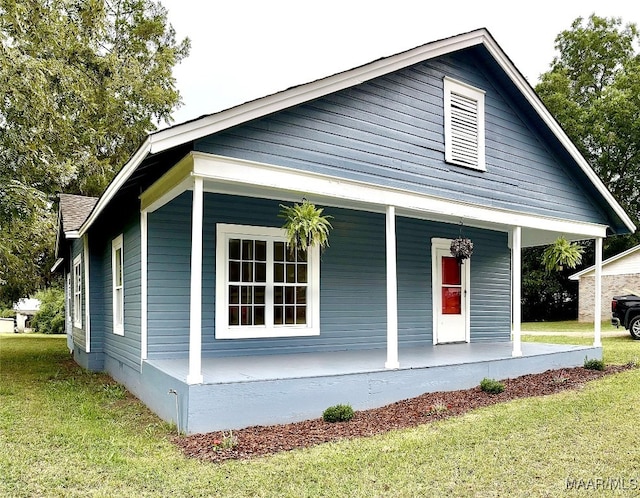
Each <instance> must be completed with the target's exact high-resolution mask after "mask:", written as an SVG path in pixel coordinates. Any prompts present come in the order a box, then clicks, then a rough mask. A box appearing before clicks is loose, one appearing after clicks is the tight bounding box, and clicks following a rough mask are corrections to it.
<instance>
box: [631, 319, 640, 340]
mask: <svg viewBox="0 0 640 498" xmlns="http://www.w3.org/2000/svg"><path fill="white" fill-rule="evenodd" d="M629 333H630V334H631V337H633V338H634V339H635V340H637V341H638V340H640V315H638V316H634V317H633V318H632V319H631V321H630V322H629Z"/></svg>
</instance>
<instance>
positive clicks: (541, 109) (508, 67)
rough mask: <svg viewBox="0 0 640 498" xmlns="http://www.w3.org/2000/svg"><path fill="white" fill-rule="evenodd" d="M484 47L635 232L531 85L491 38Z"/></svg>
mask: <svg viewBox="0 0 640 498" xmlns="http://www.w3.org/2000/svg"><path fill="white" fill-rule="evenodd" d="M484 45H485V47H486V49H487V50H488V51H489V52H490V53H491V55H492V56H493V58H494V59H495V60H496V62H497V63H498V64H499V65H500V67H501V68H502V69H503V70H504V72H505V73H506V74H507V76H508V77H509V78H510V79H511V81H512V82H513V83H514V84H515V85H516V87H517V88H518V90H520V91H521V92H522V94H523V95H524V97H525V98H526V99H527V101H528V102H529V104H531V106H532V107H533V109H534V110H535V111H536V112H537V113H538V115H539V116H540V117H541V118H542V120H543V121H544V123H545V124H546V125H547V126H548V127H549V128H550V129H551V131H552V132H553V134H554V135H555V136H556V137H557V138H558V140H559V141H560V143H561V144H562V146H563V147H564V148H565V149H566V150H567V151H568V152H569V154H570V155H571V157H572V158H573V159H574V160H575V161H576V163H577V164H578V166H580V168H581V169H582V170H583V171H584V173H585V174H586V175H587V178H588V179H589V180H590V181H591V183H593V185H594V186H595V187H596V189H597V190H598V192H599V193H600V194H601V195H602V197H604V199H605V200H606V201H607V203H608V204H609V205H610V206H611V207H612V208H613V210H614V211H615V213H616V214H617V215H618V216H619V217H620V219H621V220H622V222H623V223H624V224H625V226H626V227H627V228H628V229H629V231H630V232H635V231H636V226H635V224H634V223H633V221H631V218H630V217H629V215H627V213H626V212H625V210H624V209H623V208H622V206H620V204H619V203H618V201H616V199H615V198H614V197H613V195H611V192H609V190H608V189H607V187H606V186H605V185H604V183H603V182H602V180H601V179H600V177H599V176H598V175H597V174H596V172H595V171H594V170H593V169H592V168H591V166H590V165H589V163H588V162H587V160H586V159H585V158H584V157H583V156H582V154H581V153H580V151H578V149H577V148H576V146H575V145H574V143H573V142H572V141H571V139H570V138H569V137H568V136H567V134H566V133H565V132H564V130H563V129H562V127H561V126H560V124H559V123H558V121H557V120H556V119H555V118H554V117H553V116H552V115H551V113H550V112H549V111H548V109H547V107H546V106H545V105H544V104H543V103H542V101H541V100H540V97H538V95H537V94H536V93H535V91H534V90H533V88H532V87H531V85H530V84H529V83H528V82H527V80H526V79H525V78H524V76H522V74H521V73H520V71H518V69H517V68H516V67H515V66H514V65H513V63H512V62H511V60H510V59H509V58H508V57H507V56H506V54H505V53H504V52H503V51H502V49H501V48H500V47H499V45H498V44H497V43H496V41H495V40H494V39H493V38H492V37H491V36H487V37H486V38H485V39H484Z"/></svg>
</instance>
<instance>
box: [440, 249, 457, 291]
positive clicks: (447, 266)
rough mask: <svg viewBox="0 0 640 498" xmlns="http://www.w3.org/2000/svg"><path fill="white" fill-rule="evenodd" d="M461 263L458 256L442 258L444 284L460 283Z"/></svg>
mask: <svg viewBox="0 0 640 498" xmlns="http://www.w3.org/2000/svg"><path fill="white" fill-rule="evenodd" d="M460 274H461V272H460V265H459V264H458V261H457V260H456V258H451V257H448V256H444V257H443V258H442V283H443V284H444V285H460V283H461V278H460Z"/></svg>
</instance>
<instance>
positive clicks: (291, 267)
mask: <svg viewBox="0 0 640 498" xmlns="http://www.w3.org/2000/svg"><path fill="white" fill-rule="evenodd" d="M295 281H296V265H295V264H288V265H287V282H288V283H295Z"/></svg>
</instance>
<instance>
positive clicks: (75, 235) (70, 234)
mask: <svg viewBox="0 0 640 498" xmlns="http://www.w3.org/2000/svg"><path fill="white" fill-rule="evenodd" d="M64 236H65V238H67V239H79V238H80V232H79V231H78V230H68V231H66V232H64Z"/></svg>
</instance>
